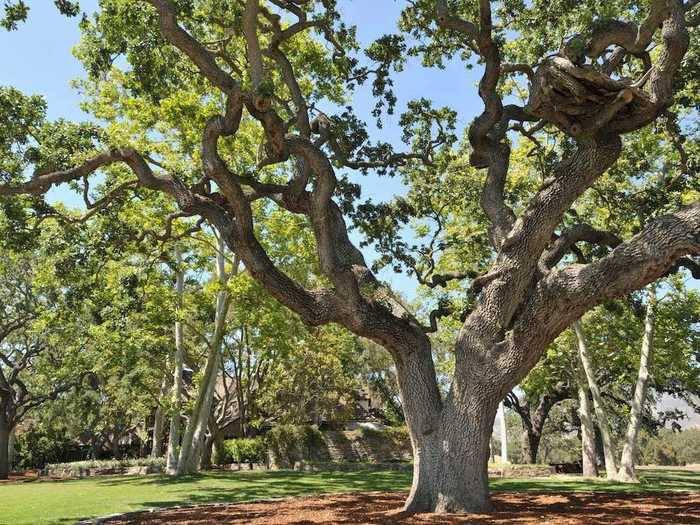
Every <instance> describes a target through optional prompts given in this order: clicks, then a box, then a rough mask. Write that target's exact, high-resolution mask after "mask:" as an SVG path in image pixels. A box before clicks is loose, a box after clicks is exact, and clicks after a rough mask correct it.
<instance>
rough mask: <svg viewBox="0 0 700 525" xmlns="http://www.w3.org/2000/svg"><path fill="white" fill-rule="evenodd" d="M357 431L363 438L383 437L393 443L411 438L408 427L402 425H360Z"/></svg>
mask: <svg viewBox="0 0 700 525" xmlns="http://www.w3.org/2000/svg"><path fill="white" fill-rule="evenodd" d="M358 432H359V433H360V436H362V437H363V438H367V439H373V438H376V439H384V440H387V441H391V442H393V443H403V442H405V441H408V440H410V439H411V437H410V436H409V434H408V428H407V427H404V426H399V427H385V428H381V429H374V428H367V427H360V429H359V430H358Z"/></svg>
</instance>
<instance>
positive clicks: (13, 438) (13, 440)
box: [7, 427, 17, 470]
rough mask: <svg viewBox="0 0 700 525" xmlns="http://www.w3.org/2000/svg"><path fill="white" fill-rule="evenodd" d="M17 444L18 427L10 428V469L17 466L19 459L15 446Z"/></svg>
mask: <svg viewBox="0 0 700 525" xmlns="http://www.w3.org/2000/svg"><path fill="white" fill-rule="evenodd" d="M16 446H17V427H14V428H13V429H12V430H10V438H9V441H8V443H7V462H8V464H9V466H10V470H12V469H14V468H16V465H15V463H16V461H17V451H16V450H15V447H16Z"/></svg>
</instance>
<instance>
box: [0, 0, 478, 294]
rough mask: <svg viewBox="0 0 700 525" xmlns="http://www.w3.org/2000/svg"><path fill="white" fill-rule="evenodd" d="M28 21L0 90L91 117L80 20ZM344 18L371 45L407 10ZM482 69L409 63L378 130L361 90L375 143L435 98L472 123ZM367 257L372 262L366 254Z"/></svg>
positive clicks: (46, 8)
mask: <svg viewBox="0 0 700 525" xmlns="http://www.w3.org/2000/svg"><path fill="white" fill-rule="evenodd" d="M27 4H28V5H29V6H30V8H31V12H30V16H29V20H28V22H27V23H26V24H23V25H20V26H19V28H18V30H17V31H13V32H10V33H8V32H5V31H0V49H3V50H5V51H4V53H3V54H2V61H1V63H0V65H1V67H0V85H11V86H14V87H16V88H18V89H20V90H21V91H22V92H24V93H25V94H39V95H43V96H44V97H45V98H46V101H47V104H48V115H49V117H50V118H51V119H55V118H59V117H62V118H66V119H70V120H85V119H86V118H88V117H87V115H85V114H83V113H82V112H81V110H80V94H79V93H78V92H77V91H76V90H74V89H73V88H72V87H71V85H70V83H71V80H73V79H76V78H79V77H81V76H83V70H82V66H81V65H80V63H79V62H78V61H77V60H76V59H75V58H74V57H73V55H72V54H71V48H72V47H73V46H74V45H75V44H76V43H77V42H78V39H79V37H80V33H79V30H78V19H67V18H65V17H63V16H60V15H59V14H58V12H57V10H56V9H55V7H54V6H53V2H49V1H47V0H29V1H28V2H27ZM80 4H81V7H82V9H83V10H85V11H87V12H91V11H93V10H94V9H96V7H97V5H98V1H97V0H80ZM341 5H342V13H343V15H344V21H345V22H346V23H348V24H355V25H357V27H358V37H359V38H360V40H361V42H363V43H364V44H367V43H369V42H371V41H373V40H374V39H376V38H377V37H379V36H381V35H383V34H385V33H388V32H393V31H395V30H396V21H397V20H398V14H399V12H400V11H401V9H402V8H403V6H404V5H405V2H404V1H396V0H345V1H344V2H341ZM478 74H479V73H478V69H476V68H475V70H467V69H466V68H464V66H463V65H462V64H461V63H459V62H458V61H454V62H452V63H448V64H447V67H446V68H445V70H438V69H432V70H426V69H425V68H423V67H422V66H421V65H420V63H419V61H418V60H415V59H410V60H409V62H408V64H407V66H406V68H405V70H404V71H403V72H402V73H400V74H397V75H395V77H394V81H395V87H396V94H397V96H398V99H399V101H398V105H397V111H396V114H395V115H394V116H391V117H388V118H387V119H386V121H385V126H384V128H383V129H382V130H381V131H379V130H376V129H374V128H372V127H371V122H372V121H373V119H372V117H371V114H370V110H371V108H372V107H373V105H374V100H373V98H372V95H371V91H370V89H369V88H366V89H361V90H360V91H359V92H358V94H357V96H356V99H355V101H354V102H355V107H356V109H357V114H358V115H367V117H366V120H367V121H368V123H369V124H370V129H371V130H372V131H374V134H373V138H374V139H375V140H376V139H381V140H384V141H388V142H391V143H393V144H394V145H395V146H396V147H397V149H399V148H400V147H401V139H400V136H401V131H400V129H399V128H398V119H399V115H400V114H401V112H402V111H403V108H405V105H406V103H407V102H408V101H409V100H412V99H416V98H421V97H426V98H431V99H432V100H433V101H434V103H435V105H436V106H443V105H449V106H451V107H453V108H455V109H457V110H458V111H459V125H460V126H461V127H464V126H466V125H467V124H468V123H469V121H470V120H471V119H473V118H474V117H475V116H476V115H477V114H478V112H479V111H480V110H481V108H482V104H481V101H480V99H479V98H478V96H477V93H476V89H475V86H476V83H477V82H478ZM358 181H359V182H361V183H362V186H363V196H364V197H372V199H373V200H375V201H376V200H386V199H390V198H391V197H392V196H394V195H396V194H398V193H401V192H402V191H403V188H402V186H401V182H400V181H399V180H398V179H389V178H378V177H371V176H369V177H361V176H359V178H358ZM49 198H50V199H51V200H52V201H57V200H60V201H63V202H65V203H66V204H69V205H72V206H78V205H80V199H79V198H78V197H77V196H76V195H74V194H72V193H70V192H68V191H66V190H65V189H54V190H52V192H51V194H50V195H49ZM366 255H367V256H368V258H370V259H371V258H372V257H373V252H372V251H371V250H366ZM381 278H382V279H384V280H387V281H390V282H392V283H393V285H394V286H395V288H397V289H398V290H401V291H402V292H404V293H405V294H406V295H407V296H408V297H409V298H410V297H412V296H413V295H414V293H415V283H414V282H413V280H412V279H409V278H408V277H406V276H402V275H395V274H393V273H392V272H390V271H384V272H382V274H381Z"/></svg>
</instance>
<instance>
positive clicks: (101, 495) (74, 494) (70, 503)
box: [0, 470, 700, 525]
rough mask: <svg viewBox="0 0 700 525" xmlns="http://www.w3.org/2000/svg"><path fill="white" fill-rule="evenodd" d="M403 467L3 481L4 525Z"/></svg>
mask: <svg viewBox="0 0 700 525" xmlns="http://www.w3.org/2000/svg"><path fill="white" fill-rule="evenodd" d="M410 484H411V475H410V474H408V473H405V472H393V471H392V472H388V471H380V472H370V471H361V472H333V473H317V474H309V473H300V472H289V471H270V472H264V471H253V472H245V471H243V472H213V473H208V474H203V475H198V476H188V477H184V478H180V479H171V478H167V477H165V476H143V477H135V476H131V477H105V478H89V479H82V480H70V481H54V482H32V483H18V484H5V485H0V523H2V524H3V525H22V524H26V525H29V524H31V525H40V524H69V523H70V524H72V523H75V522H76V521H77V520H79V519H81V518H88V517H95V516H104V515H108V514H112V513H117V512H128V511H132V510H139V509H146V508H153V507H169V506H173V505H190V504H205V503H221V502H245V501H256V500H263V499H272V498H281V497H287V496H300V495H307V494H322V493H332V492H366V491H386V490H406V489H408V487H409V486H410ZM492 487H493V490H496V491H538V492H539V491H556V492H560V491H563V492H571V491H610V492H640V491H670V490H692V491H700V472H686V471H672V470H653V471H652V470H649V471H644V472H642V483H641V484H639V485H623V484H619V483H611V482H607V481H605V480H602V479H600V480H585V479H582V478H577V477H573V476H553V477H549V478H532V479H508V478H503V479H494V480H492Z"/></svg>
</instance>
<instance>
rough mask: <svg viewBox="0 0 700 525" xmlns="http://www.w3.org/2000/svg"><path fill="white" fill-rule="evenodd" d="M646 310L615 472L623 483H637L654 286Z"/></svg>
mask: <svg viewBox="0 0 700 525" xmlns="http://www.w3.org/2000/svg"><path fill="white" fill-rule="evenodd" d="M647 300H648V302H647V311H646V316H645V318H644V337H643V339H642V351H641V356H640V359H639V372H638V374H637V384H636V385H635V387H634V398H633V399H632V409H631V412H630V420H629V424H628V425H627V434H626V435H625V445H624V447H623V449H622V459H621V461H620V470H619V471H618V473H617V478H618V481H622V482H624V483H639V480H638V479H637V474H636V472H635V470H634V456H635V455H636V452H637V436H638V435H639V427H640V425H641V423H642V409H643V408H644V400H645V399H646V396H647V387H648V386H649V367H650V366H651V360H652V355H653V351H654V322H655V316H656V311H655V310H656V287H655V286H654V285H650V286H649V287H648V289H647Z"/></svg>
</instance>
